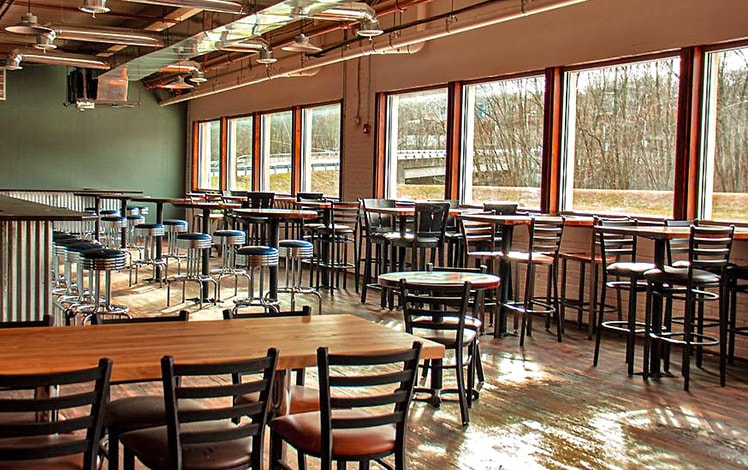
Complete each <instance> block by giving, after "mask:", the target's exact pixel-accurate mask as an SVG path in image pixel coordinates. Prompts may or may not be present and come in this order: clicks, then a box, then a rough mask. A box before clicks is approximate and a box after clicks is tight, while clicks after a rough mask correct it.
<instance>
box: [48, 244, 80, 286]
mask: <svg viewBox="0 0 748 470" xmlns="http://www.w3.org/2000/svg"><path fill="white" fill-rule="evenodd" d="M74 238H76V237H75V236H74V235H70V234H69V233H65V232H54V233H53V234H52V295H63V294H64V293H65V291H67V285H66V284H65V275H64V274H60V264H61V263H63V262H64V261H65V253H66V251H65V246H64V244H63V242H64V241H65V240H71V239H74Z"/></svg>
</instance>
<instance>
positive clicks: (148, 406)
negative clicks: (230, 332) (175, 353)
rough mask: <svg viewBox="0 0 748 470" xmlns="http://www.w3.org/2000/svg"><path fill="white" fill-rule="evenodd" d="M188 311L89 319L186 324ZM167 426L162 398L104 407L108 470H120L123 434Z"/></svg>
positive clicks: (135, 398)
mask: <svg viewBox="0 0 748 470" xmlns="http://www.w3.org/2000/svg"><path fill="white" fill-rule="evenodd" d="M188 320H189V312H188V311H187V310H181V311H180V312H179V315H169V316H158V317H136V318H110V319H103V318H101V317H100V316H95V317H93V318H92V319H91V324H92V325H115V324H127V323H163V322H176V321H188ZM183 406H186V407H191V408H194V409H197V408H199V404H198V403H195V402H192V401H186V402H185V403H184V404H183ZM165 423H166V412H165V411H164V399H163V397H162V396H161V395H139V396H129V397H123V398H118V399H116V400H112V401H110V402H109V403H107V404H106V406H105V413H104V428H105V429H106V433H107V438H108V439H107V447H106V456H107V459H108V461H109V470H116V469H117V468H119V443H120V436H121V435H122V434H124V433H126V432H129V431H134V430H136V429H143V428H148V427H152V426H162V425H164V424H165Z"/></svg>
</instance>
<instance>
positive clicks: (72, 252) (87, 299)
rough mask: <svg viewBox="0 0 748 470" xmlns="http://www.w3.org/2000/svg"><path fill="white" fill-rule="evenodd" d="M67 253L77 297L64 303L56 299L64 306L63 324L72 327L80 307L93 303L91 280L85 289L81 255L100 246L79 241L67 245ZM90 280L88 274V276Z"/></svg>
mask: <svg viewBox="0 0 748 470" xmlns="http://www.w3.org/2000/svg"><path fill="white" fill-rule="evenodd" d="M66 248H67V250H66V251H67V253H66V255H65V259H66V261H67V262H68V263H70V264H71V266H74V267H75V272H76V276H75V279H76V292H77V295H75V296H73V297H70V298H69V299H67V300H66V301H64V300H63V299H61V298H60V299H58V301H59V302H60V303H61V304H62V305H63V306H64V310H63V314H64V316H65V324H66V325H72V324H74V323H75V317H76V313H77V311H78V308H79V307H80V306H82V305H91V304H93V303H94V300H93V295H92V294H91V291H90V289H91V279H89V282H88V288H86V283H85V280H86V277H85V274H84V271H85V269H84V268H83V260H82V258H81V253H83V252H84V251H86V250H95V249H98V248H101V244H99V243H98V242H91V241H88V240H84V241H79V242H75V243H71V244H69V245H67V247H66ZM89 278H90V274H89Z"/></svg>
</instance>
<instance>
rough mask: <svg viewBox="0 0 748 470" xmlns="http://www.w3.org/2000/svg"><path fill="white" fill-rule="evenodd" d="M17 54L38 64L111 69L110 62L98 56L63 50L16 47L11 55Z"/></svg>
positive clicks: (27, 60)
mask: <svg viewBox="0 0 748 470" xmlns="http://www.w3.org/2000/svg"><path fill="white" fill-rule="evenodd" d="M14 55H17V56H19V57H21V60H22V61H23V62H35V63H38V64H54V65H64V66H68V67H81V68H87V69H101V70H109V62H107V61H105V60H102V59H99V58H98V57H93V56H88V55H81V54H66V53H62V52H54V53H52V52H45V51H38V50H34V49H15V50H14V51H13V52H12V53H11V57H13V56H14Z"/></svg>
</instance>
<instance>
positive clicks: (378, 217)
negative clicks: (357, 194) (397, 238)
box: [358, 199, 396, 304]
mask: <svg viewBox="0 0 748 470" xmlns="http://www.w3.org/2000/svg"><path fill="white" fill-rule="evenodd" d="M395 205H396V201H395V200H394V199H362V200H361V207H362V208H363V213H364V214H363V219H364V223H363V233H362V236H361V243H359V252H358V262H359V263H364V278H363V281H362V282H361V303H362V304H365V303H366V296H367V294H368V290H369V288H370V287H380V286H379V284H378V283H377V282H372V281H376V277H377V276H378V275H379V274H380V273H383V272H386V269H387V248H388V243H387V238H386V237H385V235H386V234H388V233H391V232H393V231H394V230H395V218H394V217H393V216H391V215H388V214H380V213H378V212H372V211H369V210H367V209H371V208H394V207H395ZM362 246H363V247H364V249H365V250H364V253H363V255H362V253H361V247H362Z"/></svg>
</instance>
